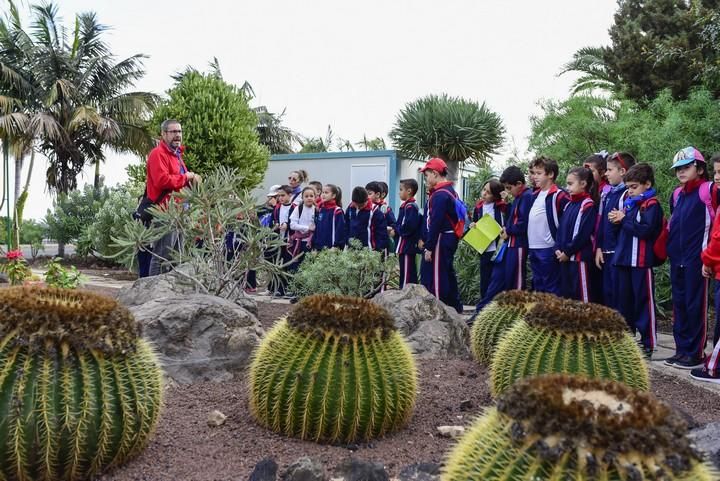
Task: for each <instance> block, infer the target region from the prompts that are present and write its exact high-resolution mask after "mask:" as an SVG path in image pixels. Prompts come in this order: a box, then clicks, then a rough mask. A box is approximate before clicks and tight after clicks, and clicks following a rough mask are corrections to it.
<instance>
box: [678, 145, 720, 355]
mask: <svg viewBox="0 0 720 481" xmlns="http://www.w3.org/2000/svg"><path fill="white" fill-rule="evenodd" d="M673 160H674V163H673V166H672V168H673V169H675V175H676V176H677V178H678V180H679V181H680V184H681V187H680V188H678V189H676V191H675V192H673V195H672V196H670V212H671V214H672V215H671V217H670V220H669V221H668V224H669V225H668V226H669V231H668V240H667V254H668V259H669V260H670V286H671V289H672V304H673V336H674V338H675V355H673V356H671V357H670V358H668V359H666V360H665V364H667V365H669V366H673V367H676V368H679V369H695V368H699V367H702V366H703V361H704V357H705V343H706V341H707V338H706V336H707V294H708V279H706V278H705V277H703V275H702V261H701V259H700V254H701V252H702V250H703V249H704V248H705V247H706V246H707V244H708V240H709V235H710V228H711V225H712V219H713V217H714V214H715V209H716V208H717V205H718V195H717V194H718V192H717V188H716V187H715V186H714V184H713V183H712V182H708V181H707V180H706V179H707V176H708V170H707V164H706V163H705V158H704V157H703V156H702V154H701V153H700V152H699V151H698V150H697V149H695V148H694V147H687V148H685V149H683V150H681V151H680V152H678V153H677V154H676V155H675V158H674V159H673Z"/></svg>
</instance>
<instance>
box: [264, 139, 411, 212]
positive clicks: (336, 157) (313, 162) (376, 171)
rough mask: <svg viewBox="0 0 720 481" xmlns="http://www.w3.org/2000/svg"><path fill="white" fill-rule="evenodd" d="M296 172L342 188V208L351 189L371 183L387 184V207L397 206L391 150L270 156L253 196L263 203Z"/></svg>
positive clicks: (393, 152) (393, 158)
mask: <svg viewBox="0 0 720 481" xmlns="http://www.w3.org/2000/svg"><path fill="white" fill-rule="evenodd" d="M298 169H305V170H306V171H307V172H308V176H309V179H308V180H317V181H320V182H322V183H323V184H336V185H337V186H339V187H340V189H342V196H343V207H346V206H347V205H348V204H349V203H350V195H351V193H352V189H353V187H355V186H356V185H362V186H365V184H366V183H367V182H369V181H370V180H379V181H384V182H387V184H388V186H389V195H388V198H389V199H391V202H390V205H392V206H393V209H395V208H396V207H397V206H398V205H399V204H398V203H397V201H398V199H397V190H398V189H397V156H396V153H395V151H394V150H377V151H370V152H323V153H315V154H285V155H273V156H272V157H271V158H270V162H269V163H268V169H267V171H266V172H265V178H264V179H263V181H262V183H261V184H260V187H258V188H256V189H255V190H253V195H254V196H255V197H256V198H257V199H258V200H260V201H264V199H265V195H266V194H267V190H268V188H269V187H270V186H271V185H273V184H287V178H288V174H289V173H290V172H292V171H293V170H298ZM381 173H382V174H381ZM383 176H384V177H383ZM375 177H383V178H375Z"/></svg>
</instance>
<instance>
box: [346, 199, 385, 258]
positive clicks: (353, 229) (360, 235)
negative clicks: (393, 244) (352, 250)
mask: <svg viewBox="0 0 720 481" xmlns="http://www.w3.org/2000/svg"><path fill="white" fill-rule="evenodd" d="M345 225H346V228H347V233H348V234H347V239H348V242H349V241H350V239H357V240H359V241H360V243H361V244H362V245H363V246H364V247H369V248H370V249H372V250H375V251H380V252H384V251H385V249H387V246H388V233H387V223H386V221H385V216H384V215H383V213H382V212H380V209H378V208H377V206H375V205H373V203H372V202H370V201H368V202H366V203H365V207H363V208H362V209H358V207H357V205H355V203H354V202H353V203H351V204H350V205H349V206H348V208H347V210H346V211H345Z"/></svg>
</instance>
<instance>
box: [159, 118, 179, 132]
mask: <svg viewBox="0 0 720 481" xmlns="http://www.w3.org/2000/svg"><path fill="white" fill-rule="evenodd" d="M172 124H178V125H180V121H178V120H175V119H167V120H164V121H163V123H162V124H160V130H161V131H162V132H167V131H168V127H170V126H171V125H172Z"/></svg>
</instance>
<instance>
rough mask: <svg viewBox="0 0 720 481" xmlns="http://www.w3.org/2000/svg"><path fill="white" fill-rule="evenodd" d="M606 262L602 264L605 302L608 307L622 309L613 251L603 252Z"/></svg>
mask: <svg viewBox="0 0 720 481" xmlns="http://www.w3.org/2000/svg"><path fill="white" fill-rule="evenodd" d="M603 257H604V259H605V264H603V265H602V271H601V272H602V293H603V304H604V305H606V306H607V307H610V308H612V309H615V310H617V311H619V310H620V308H619V307H618V303H617V299H616V297H617V296H616V293H615V291H616V290H617V266H615V265H613V263H612V262H611V261H612V257H613V253H611V252H607V253H605V252H603Z"/></svg>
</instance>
